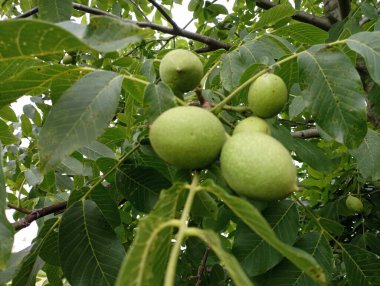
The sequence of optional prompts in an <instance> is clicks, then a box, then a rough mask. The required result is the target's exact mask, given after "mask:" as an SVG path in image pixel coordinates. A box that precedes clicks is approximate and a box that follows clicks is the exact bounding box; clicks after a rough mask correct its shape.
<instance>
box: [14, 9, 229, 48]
mask: <svg viewBox="0 0 380 286" xmlns="http://www.w3.org/2000/svg"><path fill="white" fill-rule="evenodd" d="M73 8H74V9H75V10H78V11H82V12H86V13H90V14H93V15H102V16H107V17H112V18H116V19H119V20H122V21H124V22H127V23H132V24H135V25H137V26H139V27H141V28H149V29H152V30H155V31H159V32H163V33H166V34H170V35H174V36H182V37H185V38H188V39H191V40H194V41H198V42H201V43H204V44H207V45H208V46H209V48H208V49H209V51H214V50H218V49H224V50H229V49H230V48H231V45H230V44H227V43H224V42H221V41H219V40H217V39H214V38H210V37H207V36H204V35H201V34H197V33H193V32H190V31H187V30H185V29H181V28H177V29H175V28H169V27H166V26H163V25H158V24H154V23H152V22H138V21H133V20H127V19H123V18H121V17H119V16H116V15H114V14H111V13H108V12H105V11H103V10H100V9H96V8H92V7H88V6H86V5H82V4H78V3H73ZM36 13H38V7H35V8H33V9H32V10H30V11H28V12H26V13H25V14H22V15H19V16H17V17H15V18H26V17H29V16H31V15H33V14H36Z"/></svg>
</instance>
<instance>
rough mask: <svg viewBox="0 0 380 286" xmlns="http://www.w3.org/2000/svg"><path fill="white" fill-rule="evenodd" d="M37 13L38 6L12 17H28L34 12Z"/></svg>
mask: <svg viewBox="0 0 380 286" xmlns="http://www.w3.org/2000/svg"><path fill="white" fill-rule="evenodd" d="M37 13H38V7H34V8H33V9H31V10H29V11H26V12H25V13H24V14H21V15H18V16H16V17H14V18H13V19H22V18H28V17H30V16H33V15H34V14H37Z"/></svg>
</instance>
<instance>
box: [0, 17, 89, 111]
mask: <svg viewBox="0 0 380 286" xmlns="http://www.w3.org/2000/svg"><path fill="white" fill-rule="evenodd" d="M0 25H1V23H0ZM61 52H62V51H61ZM90 71H92V70H91V69H89V68H86V67H78V66H69V65H60V64H53V63H47V62H43V61H41V60H38V59H30V58H25V59H17V60H9V61H1V58H0V84H1V90H0V106H4V105H6V104H9V103H11V102H13V101H15V100H16V99H17V98H19V97H21V96H23V95H25V94H28V95H40V94H41V93H46V94H49V95H50V96H51V97H52V99H53V102H56V101H57V99H58V98H59V97H60V96H61V94H62V93H63V92H64V91H65V90H66V89H68V88H69V87H70V86H71V85H72V84H73V83H74V82H75V81H77V80H78V79H80V78H81V77H82V76H84V75H85V74H87V73H89V72H90Z"/></svg>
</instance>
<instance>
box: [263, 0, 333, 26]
mask: <svg viewBox="0 0 380 286" xmlns="http://www.w3.org/2000/svg"><path fill="white" fill-rule="evenodd" d="M277 5H278V4H277V3H275V2H272V1H270V0H257V1H256V6H257V7H260V8H262V9H265V10H269V9H271V8H273V7H274V6H277ZM292 18H293V19H294V20H297V21H300V22H303V23H308V24H311V25H314V26H316V27H318V28H321V29H322V30H325V31H328V30H329V29H330V28H331V23H330V20H329V19H328V18H326V17H317V16H313V15H311V14H309V13H306V12H304V11H296V12H295V13H294V15H293V16H292Z"/></svg>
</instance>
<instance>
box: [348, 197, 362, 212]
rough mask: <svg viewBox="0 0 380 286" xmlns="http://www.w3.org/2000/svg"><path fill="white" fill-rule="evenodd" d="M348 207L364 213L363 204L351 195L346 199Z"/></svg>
mask: <svg viewBox="0 0 380 286" xmlns="http://www.w3.org/2000/svg"><path fill="white" fill-rule="evenodd" d="M346 206H347V208H348V209H350V210H352V211H354V212H357V213H360V212H362V211H363V203H362V201H361V200H360V199H359V198H357V197H354V196H351V195H349V196H348V197H347V199H346Z"/></svg>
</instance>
